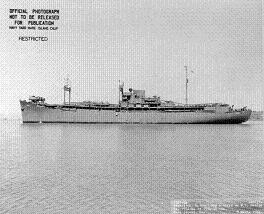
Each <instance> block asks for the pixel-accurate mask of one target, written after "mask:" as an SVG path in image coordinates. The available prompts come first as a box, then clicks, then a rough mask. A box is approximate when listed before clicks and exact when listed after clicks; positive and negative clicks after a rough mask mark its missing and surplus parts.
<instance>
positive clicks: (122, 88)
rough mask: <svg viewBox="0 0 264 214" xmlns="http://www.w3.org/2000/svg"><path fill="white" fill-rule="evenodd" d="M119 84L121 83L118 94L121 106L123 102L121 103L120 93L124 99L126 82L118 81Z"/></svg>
mask: <svg viewBox="0 0 264 214" xmlns="http://www.w3.org/2000/svg"><path fill="white" fill-rule="evenodd" d="M118 83H119V92H118V104H119V105H120V104H121V101H120V92H121V95H122V97H123V92H124V82H122V83H121V82H120V80H118Z"/></svg>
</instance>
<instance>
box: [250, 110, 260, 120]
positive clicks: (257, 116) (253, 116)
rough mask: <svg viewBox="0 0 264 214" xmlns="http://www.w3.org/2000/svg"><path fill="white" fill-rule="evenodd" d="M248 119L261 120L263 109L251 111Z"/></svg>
mask: <svg viewBox="0 0 264 214" xmlns="http://www.w3.org/2000/svg"><path fill="white" fill-rule="evenodd" d="M249 120H261V121H262V120H263V111H253V112H252V114H251V117H250V119H249Z"/></svg>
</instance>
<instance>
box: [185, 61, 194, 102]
mask: <svg viewBox="0 0 264 214" xmlns="http://www.w3.org/2000/svg"><path fill="white" fill-rule="evenodd" d="M184 68H185V78H186V82H185V104H186V105H187V104H188V83H189V79H188V68H187V66H186V65H185V66H184ZM191 72H192V73H193V71H191Z"/></svg>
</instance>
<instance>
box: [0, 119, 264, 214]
mask: <svg viewBox="0 0 264 214" xmlns="http://www.w3.org/2000/svg"><path fill="white" fill-rule="evenodd" d="M263 128H264V123H263V122H250V123H248V124H240V125H112V124H111V125H95V124H92V125H90V124H87V125H84V124H80V125H78V124H21V122H20V121H8V120H7V121H1V122H0V131H1V138H0V139H1V142H0V158H1V159H0V175H1V177H0V213H194V211H190V210H191V209H192V210H194V209H196V212H195V213H204V212H202V210H203V211H205V213H212V212H210V209H214V208H215V207H213V205H217V206H219V207H218V209H217V210H218V211H219V210H220V211H221V209H222V208H223V210H222V211H221V213H222V212H223V213H237V210H238V209H240V210H243V212H244V213H264V205H263V202H264V200H263V199H264V132H263V130H264V129H263ZM195 203H197V204H198V205H199V206H200V208H197V207H199V206H198V205H197V204H195ZM256 203H258V204H257V205H256ZM245 204H246V205H245ZM210 206H211V207H210ZM184 207H185V208H184ZM184 209H185V211H184ZM188 209H189V211H188V212H187V211H186V210H188ZM250 210H251V211H252V210H253V211H254V212H249V211H250ZM220 211H219V212H220ZM243 212H242V213H243ZM217 213H218V212H217Z"/></svg>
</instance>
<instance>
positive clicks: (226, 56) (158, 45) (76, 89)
mask: <svg viewBox="0 0 264 214" xmlns="http://www.w3.org/2000/svg"><path fill="white" fill-rule="evenodd" d="M77 2H78V3H77ZM261 7H262V5H261V1H260V0H229V1H227V0H186V1H175V0H152V1H150V0H133V1H128V0H127V1H126V0H105V1H104V0H100V1H98V0H94V1H90V0H78V1H72V0H61V1H54V0H52V1H43V0H41V1H30V0H27V1H26V0H20V1H14V0H4V3H3V2H2V3H1V5H0V9H1V11H0V21H1V31H0V38H1V39H0V89H1V93H0V114H5V115H7V114H10V115H19V114H20V107H19V99H28V97H29V95H39V96H44V97H45V98H46V101H47V102H48V103H62V101H63V91H62V87H63V83H64V79H65V78H66V77H67V75H68V76H69V78H70V79H71V82H72V91H73V92H72V98H73V100H74V101H83V100H94V101H108V102H112V103H117V102H118V80H119V79H120V80H123V81H124V82H125V89H128V88H129V87H132V88H134V89H145V90H146V95H149V96H152V95H158V96H161V97H162V98H163V99H166V100H173V101H176V102H182V103H184V98H185V71H184V65H187V66H188V67H189V68H190V69H191V70H193V71H194V73H190V78H189V83H190V84H189V102H190V103H204V102H206V103H207V102H224V103H229V104H235V106H237V107H242V106H248V107H250V108H252V109H253V110H260V109H263V99H262V90H261V89H262V85H263V78H262V75H261V73H262V72H261V59H262V58H261V57H262V47H261V45H262V21H261V18H262V17H261V16H262V14H261ZM11 8H21V9H22V8H26V9H28V10H31V9H59V10H60V20H59V21H58V22H57V23H58V24H57V25H58V27H59V30H57V31H39V30H36V31H28V30H10V29H9V28H8V26H9V25H10V23H12V22H11V20H9V9H11ZM19 36H47V37H48V41H47V42H22V41H19V40H18V37H19Z"/></svg>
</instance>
